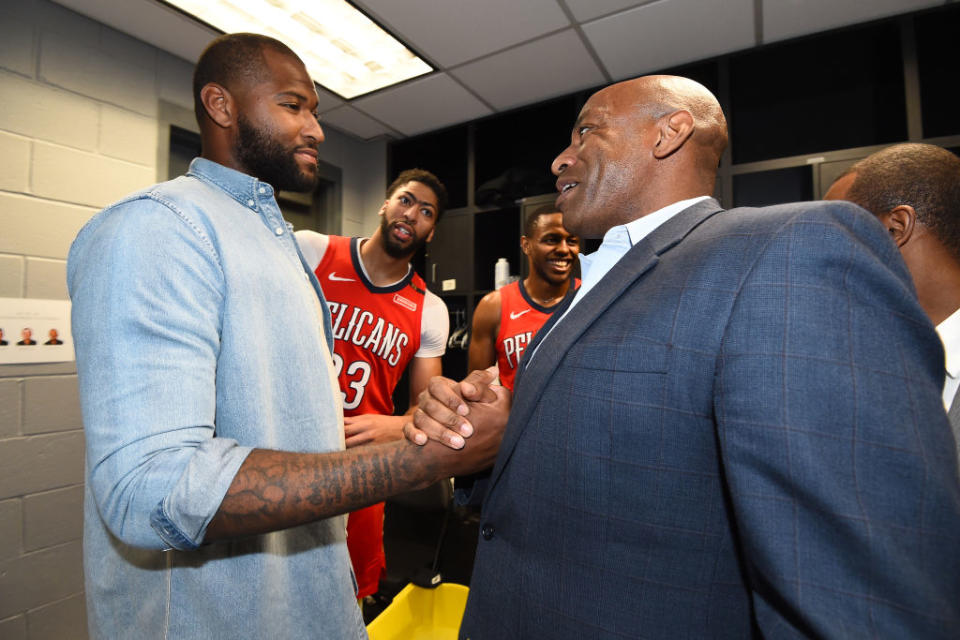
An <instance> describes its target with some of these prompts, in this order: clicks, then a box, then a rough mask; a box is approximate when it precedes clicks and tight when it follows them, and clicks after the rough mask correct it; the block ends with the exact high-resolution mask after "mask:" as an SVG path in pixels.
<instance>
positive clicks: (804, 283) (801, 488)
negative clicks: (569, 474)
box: [714, 205, 960, 638]
mask: <svg viewBox="0 0 960 640" xmlns="http://www.w3.org/2000/svg"><path fill="white" fill-rule="evenodd" d="M815 213H816V215H813V214H805V215H802V216H798V217H797V218H795V219H793V220H792V221H791V222H790V223H788V224H786V225H785V226H784V227H783V228H782V229H781V230H780V232H779V233H778V234H776V236H775V237H774V239H773V240H772V241H771V242H770V243H769V245H768V246H767V247H766V248H765V250H764V251H763V252H762V254H761V255H760V257H759V259H758V260H757V262H756V263H755V264H754V265H753V267H752V268H751V269H750V271H749V273H748V275H746V277H745V279H744V281H743V283H742V287H741V289H740V291H739V292H738V293H737V297H736V302H735V305H734V307H733V310H732V313H731V316H730V318H729V322H728V326H727V327H726V330H725V334H724V342H723V347H722V353H721V359H720V364H719V365H718V369H717V377H716V380H715V391H714V393H715V401H714V406H715V411H716V418H717V428H718V438H719V444H720V448H721V457H722V460H721V465H722V470H723V474H724V479H725V482H726V484H727V487H728V491H729V496H730V500H731V503H732V509H733V512H734V515H735V522H736V528H737V536H738V540H739V545H740V554H741V557H742V558H743V568H744V572H745V576H746V580H747V583H748V585H749V588H750V590H751V597H752V600H753V605H754V610H755V615H756V621H757V624H758V625H759V627H760V631H761V633H762V635H763V637H767V638H781V637H800V636H819V637H865V636H869V637H878V636H882V637H898V638H907V637H912V638H920V637H923V638H935V637H936V638H939V637H957V635H958V633H960V632H958V629H960V626H958V625H960V613H958V609H960V561H958V551H957V550H958V545H957V544H956V541H957V537H956V536H957V532H958V531H960V516H958V514H960V497H958V496H960V491H958V481H957V467H956V459H955V455H954V446H953V444H952V441H951V432H950V427H949V424H948V422H947V418H946V414H945V412H944V411H943V406H942V402H941V400H940V387H941V385H942V377H943V373H942V372H943V365H942V363H943V354H942V349H941V347H940V343H939V341H938V340H937V338H936V335H935V333H934V332H933V328H932V326H931V325H930V323H929V321H928V320H927V319H926V317H925V315H924V314H923V313H922V310H921V309H920V308H919V306H918V304H917V303H916V300H915V297H914V294H913V289H912V285H911V284H910V281H909V276H908V274H907V273H906V270H905V268H904V266H903V264H902V261H901V260H900V259H899V256H898V255H897V253H896V249H895V247H893V245H892V243H890V242H889V239H888V238H886V237H885V236H884V232H883V230H882V229H881V228H880V226H879V225H877V224H875V222H876V221H875V220H873V219H872V217H869V218H868V217H866V216H863V215H862V213H860V212H858V211H854V210H852V209H851V208H850V207H827V205H825V213H818V212H815Z"/></svg>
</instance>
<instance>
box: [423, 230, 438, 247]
mask: <svg viewBox="0 0 960 640" xmlns="http://www.w3.org/2000/svg"><path fill="white" fill-rule="evenodd" d="M436 230H437V228H436V227H434V228H433V229H430V233H429V234H427V239H426V241H425V242H427V244H429V243H430V242H431V241H432V240H433V234H434V233H435V232H436Z"/></svg>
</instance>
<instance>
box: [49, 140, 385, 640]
mask: <svg viewBox="0 0 960 640" xmlns="http://www.w3.org/2000/svg"><path fill="white" fill-rule="evenodd" d="M67 280H68V286H69V289H70V297H71V299H72V300H73V318H72V321H73V335H74V340H75V344H76V353H77V371H78V375H79V382H80V400H81V406H82V410H83V421H84V429H85V436H86V448H87V452H86V468H87V478H86V479H87V486H86V499H85V505H84V510H85V513H84V569H85V578H86V597H87V608H88V618H89V624H90V630H91V636H92V637H94V638H230V639H231V640H232V639H234V638H264V637H277V638H293V637H303V638H363V637H366V633H365V631H364V629H363V621H362V618H361V616H360V614H359V610H358V607H357V605H356V600H355V598H354V594H355V582H354V580H353V574H352V571H351V568H350V560H349V557H348V555H347V549H346V543H345V531H344V518H343V517H336V518H330V519H328V520H323V521H320V522H315V523H311V524H308V525H303V526H300V527H295V528H292V529H288V530H285V531H280V532H274V533H270V534H266V535H260V536H250V537H246V538H241V539H237V540H233V541H229V542H219V543H213V544H203V538H204V534H205V531H206V527H207V525H208V524H209V523H210V520H211V519H212V518H213V516H214V514H215V513H216V511H217V509H218V508H219V505H220V502H221V501H222V499H223V497H224V495H225V494H226V492H227V489H228V488H229V487H230V484H231V482H232V481H233V478H234V476H235V474H236V472H237V470H238V469H239V467H240V465H241V463H242V462H243V460H244V459H245V458H246V456H247V455H248V454H249V452H250V451H251V450H252V449H253V448H264V449H279V450H285V451H300V452H330V451H339V450H342V449H343V418H342V409H341V406H340V403H341V397H340V394H339V392H338V391H337V386H336V385H337V381H336V378H335V376H334V375H333V370H332V366H331V364H330V362H331V361H330V355H329V349H330V347H331V343H330V342H331V341H330V336H331V330H330V317H329V312H328V311H327V305H326V304H325V302H324V301H323V294H322V292H321V291H320V286H319V283H318V282H317V280H316V278H315V277H314V275H313V274H312V273H311V272H310V270H309V268H308V267H307V266H306V265H305V263H304V261H303V257H302V256H301V254H300V251H299V249H298V248H297V244H296V242H295V241H294V238H293V233H292V230H291V228H290V226H289V225H288V224H287V223H285V222H284V220H283V217H282V215H281V213H280V209H279V208H278V206H277V203H276V200H275V199H274V194H273V189H272V188H271V187H270V185H268V184H266V183H264V182H260V181H259V180H256V179H255V178H252V177H250V176H247V175H244V174H242V173H239V172H237V171H234V170H232V169H228V168H226V167H223V166H221V165H218V164H216V163H213V162H210V161H208V160H204V159H200V158H198V159H195V160H194V161H193V163H191V165H190V171H189V172H188V173H187V175H186V176H181V177H179V178H177V179H175V180H172V181H170V182H166V183H163V184H159V185H155V186H153V187H150V188H148V189H145V190H143V191H141V192H139V193H135V194H133V195H131V196H129V197H127V198H126V199H124V200H122V201H120V202H118V203H116V204H114V205H112V206H110V207H108V208H107V209H105V210H104V211H102V212H100V213H99V214H98V215H96V216H95V217H94V218H92V219H91V220H90V222H89V223H87V225H86V226H85V227H84V228H83V229H82V230H81V231H80V233H79V235H78V236H77V239H76V240H75V241H74V243H73V246H72V247H71V249H70V256H69V260H68V264H67Z"/></svg>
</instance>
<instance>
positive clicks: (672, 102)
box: [611, 76, 727, 175]
mask: <svg viewBox="0 0 960 640" xmlns="http://www.w3.org/2000/svg"><path fill="white" fill-rule="evenodd" d="M619 84H620V85H625V88H626V89H628V90H631V91H633V93H634V95H635V96H636V98H635V99H636V100H637V109H638V113H646V114H647V115H648V116H650V117H653V118H655V119H659V118H662V117H664V116H667V115H670V114H671V113H673V112H675V111H680V110H684V111H688V112H689V113H690V115H691V116H692V117H693V126H694V130H693V134H692V135H691V136H690V139H689V140H688V142H687V144H688V145H692V148H690V150H692V151H693V152H694V153H695V154H696V156H697V158H698V159H699V160H700V163H699V164H700V165H702V169H703V170H705V171H708V172H710V173H711V174H713V175H716V171H717V167H718V166H719V164H720V156H722V155H723V152H724V150H725V149H726V148H727V119H726V118H725V117H724V115H723V110H722V109H721V108H720V103H719V102H717V99H716V97H714V95H713V94H712V93H710V90H709V89H707V88H706V87H705V86H703V85H702V84H700V83H699V82H696V81H694V80H691V79H690V78H683V77H680V76H644V77H642V78H637V79H636V80H628V81H627V82H622V83H619ZM617 86H619V85H613V87H617ZM613 87H611V88H613Z"/></svg>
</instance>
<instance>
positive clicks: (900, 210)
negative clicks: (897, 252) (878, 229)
mask: <svg viewBox="0 0 960 640" xmlns="http://www.w3.org/2000/svg"><path fill="white" fill-rule="evenodd" d="M878 217H879V218H880V222H882V223H883V226H885V227H886V228H887V231H889V232H890V236H891V237H892V238H893V241H894V242H896V243H897V247H898V248H899V247H902V246H903V245H905V244H907V242H909V241H910V238H912V237H913V233H914V231H915V230H916V228H917V212H916V211H915V210H914V209H913V207H911V206H910V205H908V204H901V205H898V206H896V207H894V208H893V209H891V210H890V211H888V212H886V213H881V214H880V215H879V216H878Z"/></svg>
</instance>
